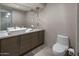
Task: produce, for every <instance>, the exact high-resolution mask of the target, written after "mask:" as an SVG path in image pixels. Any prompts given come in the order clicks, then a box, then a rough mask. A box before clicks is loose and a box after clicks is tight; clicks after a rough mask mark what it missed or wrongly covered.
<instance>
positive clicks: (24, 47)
mask: <svg viewBox="0 0 79 59" xmlns="http://www.w3.org/2000/svg"><path fill="white" fill-rule="evenodd" d="M37 34H38V33H35V32H34V33H29V34H24V35H22V36H21V48H20V54H22V53H25V52H27V51H29V50H31V49H33V48H34V47H36V45H37V44H38V42H37V41H38V40H37V38H38V35H37Z"/></svg>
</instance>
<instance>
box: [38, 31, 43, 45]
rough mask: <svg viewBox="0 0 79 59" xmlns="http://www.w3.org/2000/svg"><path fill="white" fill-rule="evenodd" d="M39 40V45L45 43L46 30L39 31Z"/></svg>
mask: <svg viewBox="0 0 79 59" xmlns="http://www.w3.org/2000/svg"><path fill="white" fill-rule="evenodd" d="M38 37H39V39H38V41H39V42H38V43H39V44H43V43H44V30H42V31H39V35H38Z"/></svg>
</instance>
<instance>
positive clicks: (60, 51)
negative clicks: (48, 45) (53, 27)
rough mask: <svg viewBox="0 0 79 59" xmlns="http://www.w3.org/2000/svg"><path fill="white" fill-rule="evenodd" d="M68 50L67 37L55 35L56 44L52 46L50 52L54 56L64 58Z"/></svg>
mask: <svg viewBox="0 0 79 59" xmlns="http://www.w3.org/2000/svg"><path fill="white" fill-rule="evenodd" d="M68 48H69V40H68V36H64V35H57V42H56V44H54V45H53V46H52V50H53V53H54V55H55V56H64V55H65V53H66V51H67V49H68Z"/></svg>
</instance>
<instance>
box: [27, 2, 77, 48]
mask: <svg viewBox="0 0 79 59" xmlns="http://www.w3.org/2000/svg"><path fill="white" fill-rule="evenodd" d="M76 6H77V5H76V4H53V3H52V4H47V6H46V8H45V9H44V10H42V11H41V12H40V14H39V15H40V23H41V25H42V26H43V28H45V30H46V32H45V42H46V44H47V45H48V46H50V47H52V45H53V44H55V42H56V37H57V35H58V34H63V35H67V36H69V38H70V42H71V45H72V47H74V48H75V41H76V21H77V20H76V18H77V15H76V14H77V13H76V8H77V7H76ZM33 16H34V13H30V12H28V13H27V15H26V20H27V25H30V23H32V22H30V21H32V19H33ZM35 19H36V17H35Z"/></svg>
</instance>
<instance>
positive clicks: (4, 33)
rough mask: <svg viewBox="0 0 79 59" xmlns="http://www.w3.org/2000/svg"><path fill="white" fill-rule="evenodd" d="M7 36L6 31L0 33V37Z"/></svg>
mask: <svg viewBox="0 0 79 59" xmlns="http://www.w3.org/2000/svg"><path fill="white" fill-rule="evenodd" d="M5 36H8V33H7V31H0V37H5Z"/></svg>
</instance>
